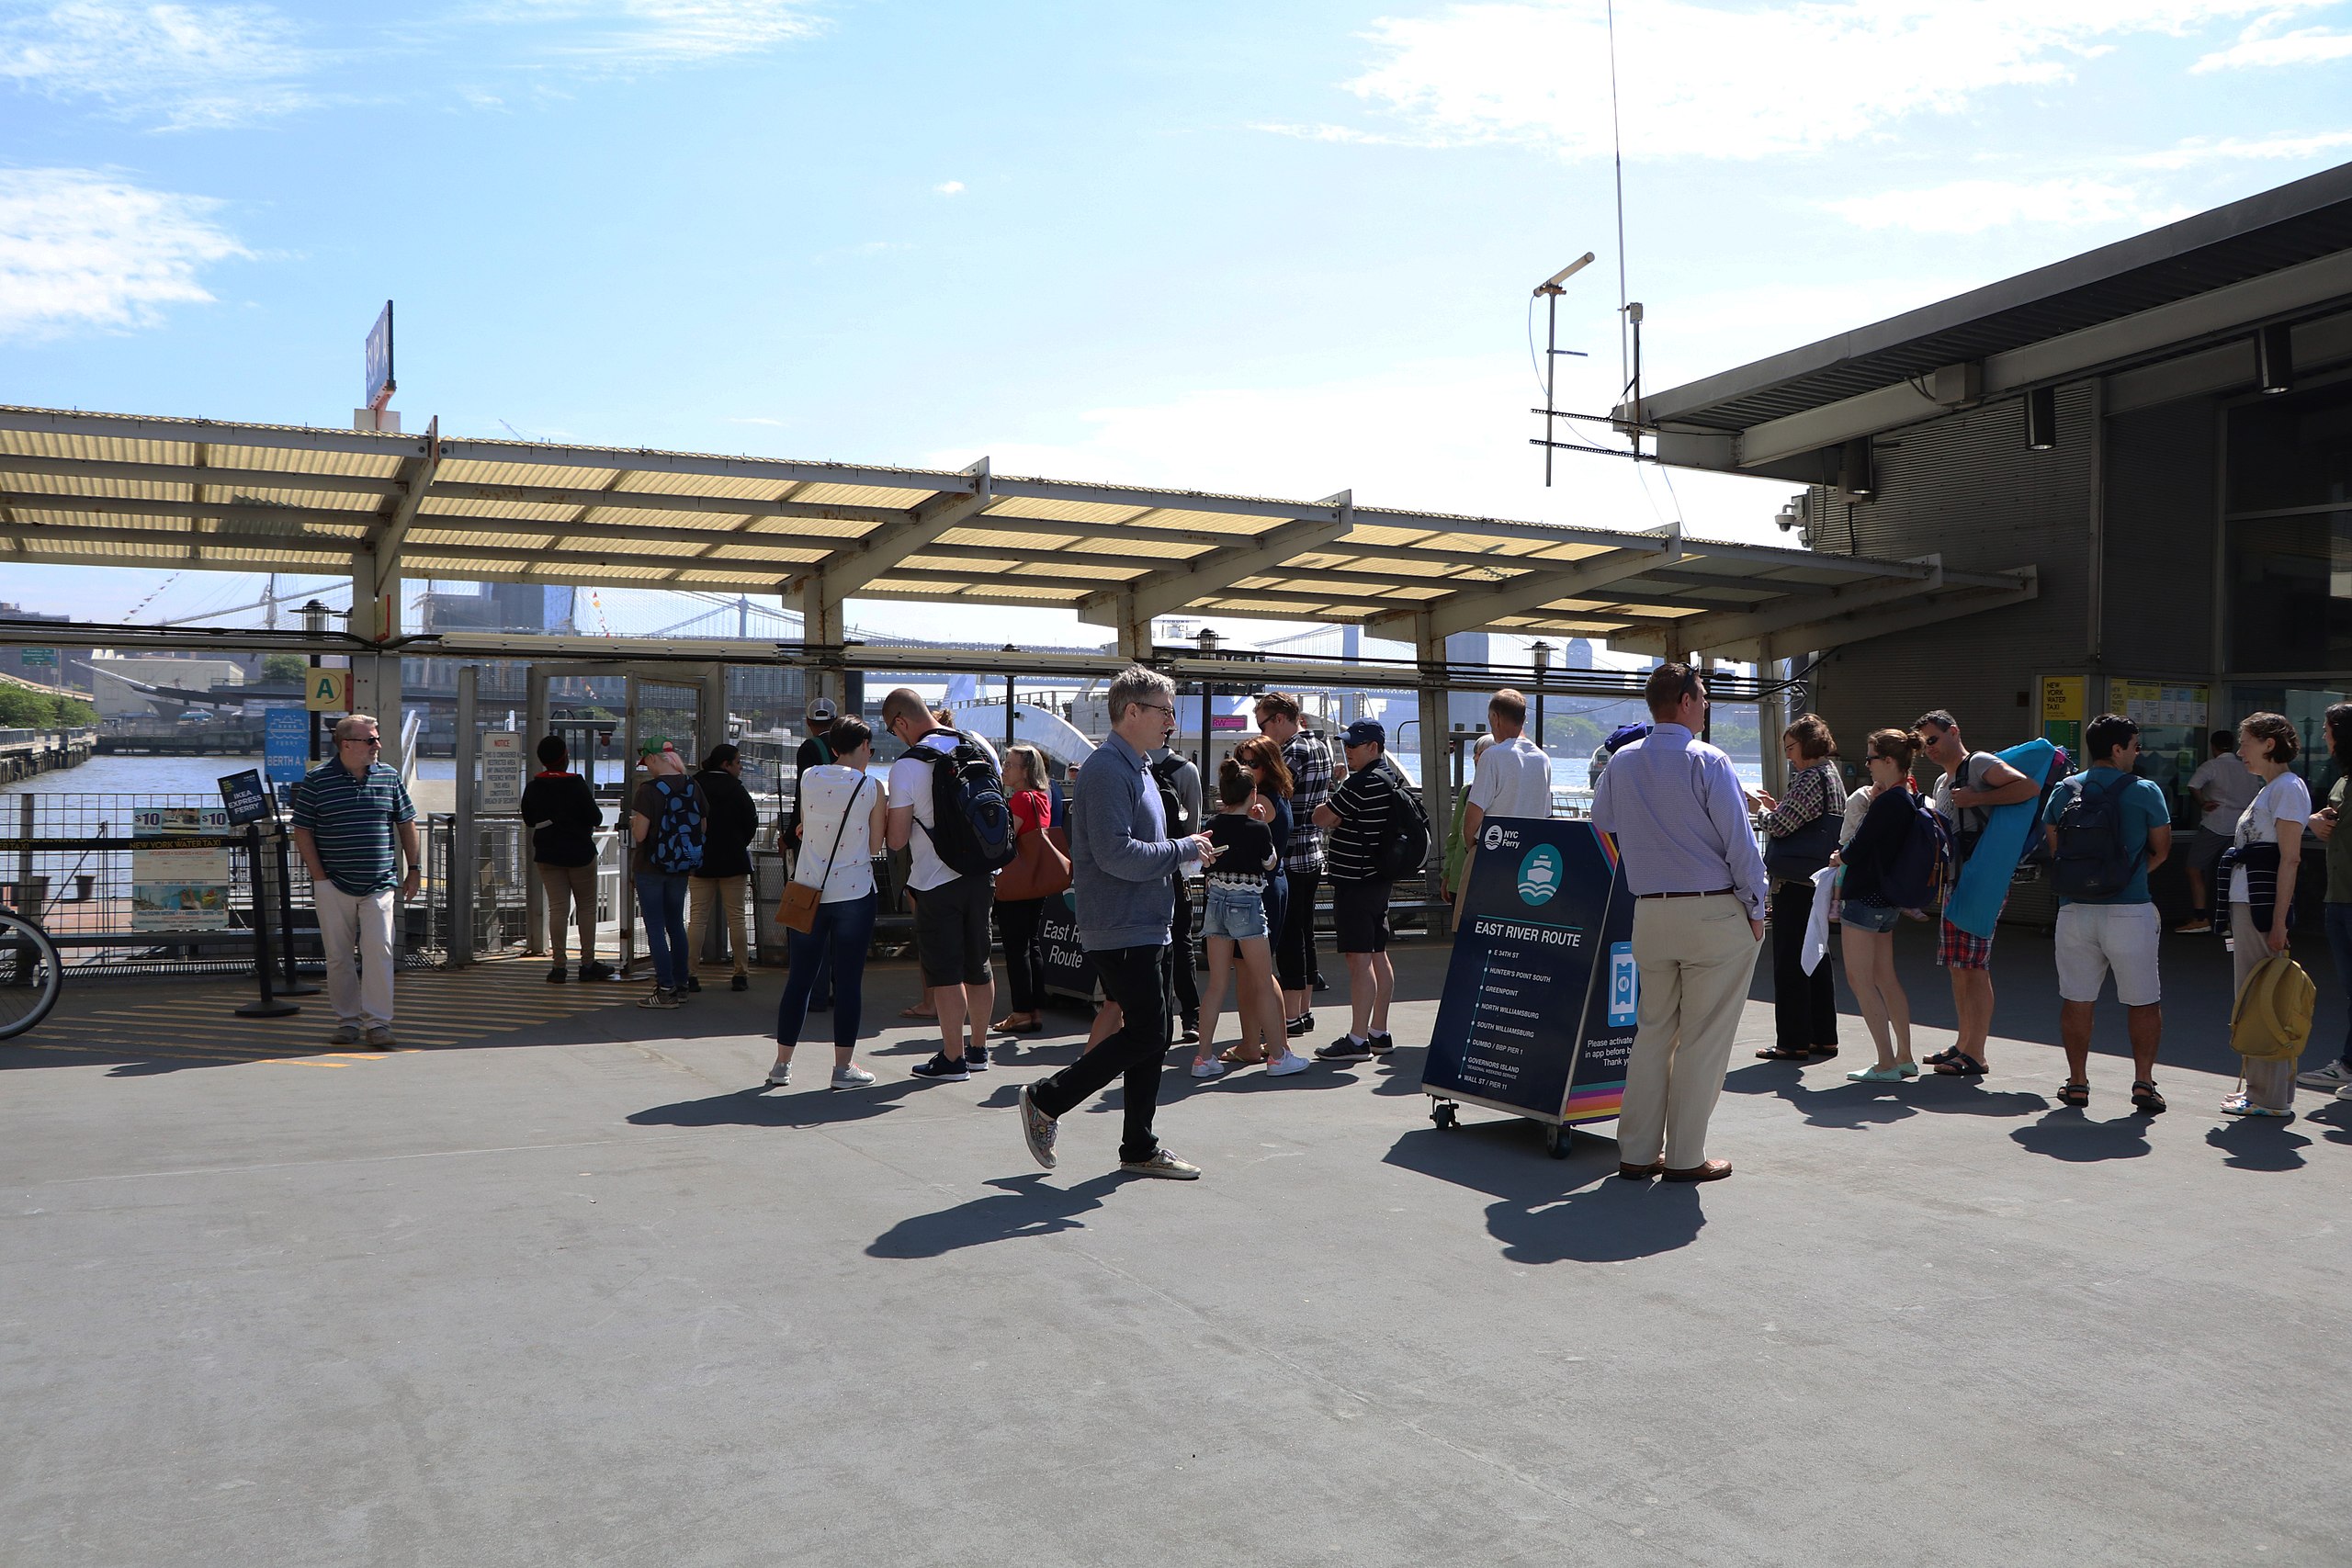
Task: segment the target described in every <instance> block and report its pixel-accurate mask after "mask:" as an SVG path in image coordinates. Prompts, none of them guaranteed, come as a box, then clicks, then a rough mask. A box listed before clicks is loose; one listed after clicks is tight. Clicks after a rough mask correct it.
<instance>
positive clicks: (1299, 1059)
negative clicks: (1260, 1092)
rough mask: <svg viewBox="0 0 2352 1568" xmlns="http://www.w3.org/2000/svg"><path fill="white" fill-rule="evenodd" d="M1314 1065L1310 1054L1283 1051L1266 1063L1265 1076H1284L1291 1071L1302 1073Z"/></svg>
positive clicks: (1288, 1075) (1288, 1074) (1291, 1072)
mask: <svg viewBox="0 0 2352 1568" xmlns="http://www.w3.org/2000/svg"><path fill="white" fill-rule="evenodd" d="M1314 1065H1315V1060H1314V1058H1313V1057H1311V1056H1302V1055H1299V1054H1298V1053H1297V1052H1295V1051H1285V1052H1283V1054H1282V1055H1279V1056H1277V1057H1275V1058H1274V1059H1273V1060H1272V1061H1271V1062H1268V1063H1267V1064H1266V1076H1267V1077H1270V1078H1286V1077H1290V1075H1291V1074H1293V1073H1303V1072H1305V1071H1306V1069H1307V1068H1309V1067H1311V1066H1314Z"/></svg>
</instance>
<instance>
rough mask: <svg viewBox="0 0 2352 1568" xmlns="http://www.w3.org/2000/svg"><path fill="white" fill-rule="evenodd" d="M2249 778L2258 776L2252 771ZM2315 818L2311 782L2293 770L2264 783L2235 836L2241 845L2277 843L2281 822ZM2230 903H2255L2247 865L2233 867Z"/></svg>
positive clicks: (2305, 820)
mask: <svg viewBox="0 0 2352 1568" xmlns="http://www.w3.org/2000/svg"><path fill="white" fill-rule="evenodd" d="M2246 776H2247V777H2248V778H2252V777H2253V776H2254V775H2253V774H2252V773H2248V774H2247V775H2246ZM2311 819H2312V792H2311V788H2310V786H2309V785H2307V784H2304V783H2303V781H2302V780H2301V779H2300V778H2298V777H2296V776H2295V775H2294V774H2293V773H2280V774H2279V775H2278V777H2277V778H2275V779H2272V780H2271V781H2270V782H2269V783H2268V784H2265V785H2263V786H2262V789H2261V792H2260V793H2259V794H2257V795H2256V796H2255V797H2254V799H2253V801H2252V803H2250V804H2249V805H2248V806H2247V807H2246V808H2245V814H2244V815H2243V816H2241V817H2240V818H2238V821H2237V831H2236V833H2235V834H2234V835H2233V837H2234V839H2235V840H2236V842H2237V847H2238V848H2240V849H2244V848H2245V847H2246V846H2247V845H2248V844H2275V843H2277V842H2278V824H2279V823H2281V822H2309V821H2310V820H2311ZM2230 902H2231V903H2233V904H2251V903H2253V902H2254V896H2253V895H2252V894H2250V893H2248V892H2247V891H2246V885H2245V867H2244V866H2242V865H2238V866H2232V867H2231V868H2230Z"/></svg>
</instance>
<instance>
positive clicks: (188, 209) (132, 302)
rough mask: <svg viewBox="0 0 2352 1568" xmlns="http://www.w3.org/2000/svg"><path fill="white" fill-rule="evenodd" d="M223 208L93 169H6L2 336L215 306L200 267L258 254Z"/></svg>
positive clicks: (0, 194) (0, 260) (0, 257)
mask: <svg viewBox="0 0 2352 1568" xmlns="http://www.w3.org/2000/svg"><path fill="white" fill-rule="evenodd" d="M219 206H220V204H219V203H218V202H215V201H211V200H209V199H208V198H206V197H195V196H180V195H175V194H174V193H172V192H169V191H155V190H147V189H144V188H142V187H141V186H136V185H133V184H131V183H130V181H128V180H126V179H123V178H122V177H120V176H119V175H110V174H106V173H102V172H100V171H97V170H93V169H10V170H0V337H50V336H56V335H60V334H62V333H68V332H71V331H73V330H74V329H77V328H89V327H98V328H113V329H117V330H120V329H125V328H132V327H149V326H153V325H155V324H156V323H157V322H158V321H161V320H162V317H163V312H164V309H165V308H166V307H168V306H172V305H189V304H204V303H208V302H209V301H210V300H211V299H212V295H211V293H210V292H209V290H208V289H206V288H205V287H204V285H203V284H202V282H200V281H199V280H198V273H199V272H200V271H201V269H202V268H204V267H205V266H206V265H209V264H212V263H215V262H220V261H226V260H230V259H232V258H238V257H249V256H251V254H253V253H251V252H250V251H248V250H246V249H245V247H244V246H243V245H242V244H240V243H238V242H237V240H236V238H235V236H233V235H232V234H231V233H229V232H228V231H226V230H225V229H222V228H221V227H220V225H219V224H218V223H217V222H216V221H215V220H214V219H213V213H214V212H215V211H216V210H217V209H218V208H219Z"/></svg>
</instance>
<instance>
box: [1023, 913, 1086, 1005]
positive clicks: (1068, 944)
mask: <svg viewBox="0 0 2352 1568" xmlns="http://www.w3.org/2000/svg"><path fill="white" fill-rule="evenodd" d="M1037 948H1038V951H1039V953H1041V954H1042V955H1043V957H1044V959H1045V964H1044V968H1045V980H1046V989H1047V990H1049V991H1054V992H1057V993H1058V994H1060V995H1062V996H1066V997H1078V998H1082V999H1084V1000H1086V1001H1092V1000H1093V999H1094V994H1095V992H1094V964H1093V963H1092V961H1091V960H1090V959H1089V958H1088V957H1087V956H1086V950H1085V949H1084V948H1082V947H1080V946H1079V945H1078V905H1077V902H1076V899H1075V896H1074V895H1072V894H1070V893H1067V892H1063V893H1057V894H1055V895H1054V896H1053V897H1050V898H1048V899H1046V901H1045V904H1044V907H1043V908H1040V909H1039V910H1038V912H1037Z"/></svg>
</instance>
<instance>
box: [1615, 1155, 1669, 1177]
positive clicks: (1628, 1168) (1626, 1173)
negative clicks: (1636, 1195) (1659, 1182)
mask: <svg viewBox="0 0 2352 1568" xmlns="http://www.w3.org/2000/svg"><path fill="white" fill-rule="evenodd" d="M1665 1168H1666V1161H1664V1160H1662V1159H1654V1160H1652V1161H1650V1163H1649V1164H1647V1165H1627V1164H1625V1163H1624V1162H1623V1160H1620V1161H1619V1162H1618V1164H1617V1174H1618V1175H1619V1176H1621V1177H1623V1179H1626V1180H1627V1181H1647V1180H1648V1179H1650V1178H1651V1177H1653V1176H1656V1175H1657V1173H1658V1172H1659V1171H1661V1170H1664V1169H1665Z"/></svg>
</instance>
